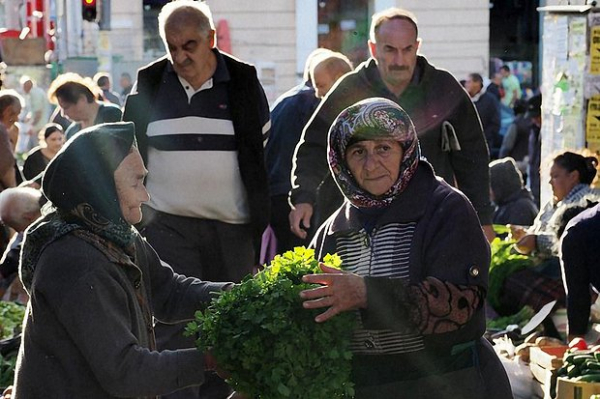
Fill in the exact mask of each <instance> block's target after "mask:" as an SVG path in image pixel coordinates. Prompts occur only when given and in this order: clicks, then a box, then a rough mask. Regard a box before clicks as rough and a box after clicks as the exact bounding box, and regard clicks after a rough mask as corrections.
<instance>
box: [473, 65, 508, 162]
mask: <svg viewBox="0 0 600 399" xmlns="http://www.w3.org/2000/svg"><path fill="white" fill-rule="evenodd" d="M465 89H466V90H467V93H469V96H470V97H471V101H473V104H475V108H477V113H478V114H479V120H480V121H481V125H482V127H483V134H484V135H485V140H486V141H487V145H488V149H489V152H490V158H491V159H497V158H498V152H499V151H500V144H501V141H502V140H501V139H500V134H499V130H500V103H499V102H498V100H496V98H495V97H494V96H493V95H492V94H490V93H488V92H487V91H486V90H485V88H484V87H483V78H482V77H481V75H480V74H478V73H470V74H469V76H468V77H467V80H466V81H465Z"/></svg>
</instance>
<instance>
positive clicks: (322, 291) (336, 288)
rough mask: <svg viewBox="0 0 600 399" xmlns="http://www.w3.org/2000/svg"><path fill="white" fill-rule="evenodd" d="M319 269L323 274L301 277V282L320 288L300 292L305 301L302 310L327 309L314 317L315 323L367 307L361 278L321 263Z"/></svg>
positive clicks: (364, 288)
mask: <svg viewBox="0 0 600 399" xmlns="http://www.w3.org/2000/svg"><path fill="white" fill-rule="evenodd" d="M320 267H321V270H322V271H323V274H307V275H305V276H304V277H302V281H304V282H305V283H312V284H321V286H320V287H317V288H312V289H308V290H304V291H302V292H300V297H301V298H302V299H304V300H305V301H304V303H303V306H304V308H306V309H319V308H328V309H327V310H326V311H325V312H323V313H321V314H319V315H317V316H316V317H315V321H316V322H317V323H322V322H324V321H326V320H329V319H331V318H332V317H333V316H335V315H337V314H339V313H341V312H345V311H348V310H356V309H361V308H366V307H367V286H366V285H365V280H364V279H363V278H362V277H361V276H359V275H356V274H353V273H349V272H345V271H341V270H339V269H335V268H332V267H329V266H326V265H325V264H323V263H320Z"/></svg>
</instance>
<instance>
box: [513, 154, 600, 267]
mask: <svg viewBox="0 0 600 399" xmlns="http://www.w3.org/2000/svg"><path fill="white" fill-rule="evenodd" d="M597 166H598V159H597V158H596V157H584V156H582V155H579V154H576V153H573V152H570V151H566V152H564V153H562V154H560V155H558V156H556V157H555V158H554V159H553V161H552V166H551V168H550V185H551V186H552V194H553V197H552V199H551V200H550V201H549V202H548V203H547V204H546V205H545V206H544V207H543V208H542V210H541V211H540V213H539V214H538V216H537V217H536V219H535V221H534V222H533V225H532V226H531V227H530V228H528V229H524V228H522V227H519V226H515V227H513V228H512V236H513V238H514V239H516V240H517V244H516V248H517V250H518V251H519V252H520V253H522V254H533V253H534V252H535V253H536V254H537V255H538V256H540V258H542V259H548V258H550V257H556V256H557V255H558V239H559V237H558V236H557V235H556V230H557V229H558V227H559V221H560V220H561V218H562V214H563V213H564V211H565V210H566V209H567V208H568V207H569V206H570V205H573V204H581V205H584V204H585V203H586V200H596V199H597V198H598V197H599V195H598V193H597V192H596V191H595V190H594V189H593V188H592V187H590V184H591V183H592V181H593V180H594V177H595V176H596V167H597Z"/></svg>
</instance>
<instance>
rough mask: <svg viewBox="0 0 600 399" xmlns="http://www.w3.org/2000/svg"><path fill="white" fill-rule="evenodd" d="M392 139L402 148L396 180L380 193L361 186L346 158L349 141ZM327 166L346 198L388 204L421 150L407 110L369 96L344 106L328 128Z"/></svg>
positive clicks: (379, 205)
mask: <svg viewBox="0 0 600 399" xmlns="http://www.w3.org/2000/svg"><path fill="white" fill-rule="evenodd" d="M378 139H392V140H395V141H397V142H398V143H400V146H401V147H402V150H403V152H404V155H403V158H402V161H401V163H400V174H399V175H398V180H396V182H395V183H394V184H393V185H392V187H391V188H390V189H389V190H388V191H387V192H386V193H384V194H382V195H378V196H376V195H373V194H371V193H370V192H368V191H366V190H364V189H362V188H361V187H360V186H359V185H358V183H357V181H356V179H355V178H354V176H352V172H350V169H349V168H348V163H347V162H346V148H347V147H348V146H349V143H356V142H357V141H364V140H378ZM328 153H329V168H330V169H331V172H332V173H333V176H334V178H335V181H336V183H337V185H338V187H339V188H340V190H341V191H342V193H343V194H344V196H345V197H346V198H348V200H349V201H350V203H352V205H354V206H356V207H357V208H383V207H386V206H388V205H389V204H390V203H391V202H392V201H393V200H394V198H396V197H397V196H398V195H399V194H400V193H402V191H404V189H405V188H406V186H407V185H408V183H409V182H410V179H411V178H412V176H413V174H414V173H415V170H416V169H417V165H418V163H419V158H421V150H420V148H419V141H418V140H417V134H416V131H415V127H414V125H413V123H412V121H411V119H410V117H409V116H408V114H407V113H406V112H405V111H404V110H403V109H402V108H401V107H400V106H399V105H398V104H396V103H395V102H393V101H390V100H388V99H385V98H377V97H376V98H369V99H366V100H363V101H360V102H357V103H356V104H354V105H351V106H350V107H348V108H346V109H345V110H343V111H342V112H341V113H340V114H339V115H338V117H337V118H336V120H335V121H334V122H333V124H332V125H331V128H330V129H329V145H328Z"/></svg>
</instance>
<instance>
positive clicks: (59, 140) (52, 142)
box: [44, 131, 65, 152]
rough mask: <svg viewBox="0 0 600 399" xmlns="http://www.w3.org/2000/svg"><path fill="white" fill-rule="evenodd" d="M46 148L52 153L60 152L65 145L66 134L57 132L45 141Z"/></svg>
mask: <svg viewBox="0 0 600 399" xmlns="http://www.w3.org/2000/svg"><path fill="white" fill-rule="evenodd" d="M44 141H45V142H46V146H47V147H48V149H49V150H50V151H52V152H58V150H60V149H61V148H62V146H63V144H65V134H64V133H63V132H59V131H55V132H52V133H51V134H50V136H48V137H47V138H45V139H44Z"/></svg>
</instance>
